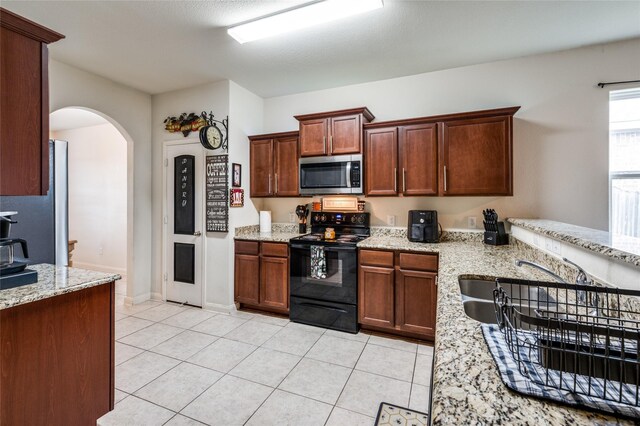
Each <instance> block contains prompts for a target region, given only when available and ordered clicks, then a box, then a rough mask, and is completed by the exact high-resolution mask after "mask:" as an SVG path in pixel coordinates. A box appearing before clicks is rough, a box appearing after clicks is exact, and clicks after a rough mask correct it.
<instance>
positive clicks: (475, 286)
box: [458, 279, 555, 304]
mask: <svg viewBox="0 0 640 426" xmlns="http://www.w3.org/2000/svg"><path fill="white" fill-rule="evenodd" d="M458 283H459V285H460V293H462V299H463V300H466V299H470V298H472V299H482V300H489V301H492V302H493V290H494V289H495V288H496V282H495V280H481V279H459V280H458ZM502 288H503V289H504V291H505V292H506V293H507V296H509V297H510V298H511V299H515V300H518V299H524V300H528V301H537V302H538V303H541V304H546V303H547V302H549V303H554V302H555V300H554V299H553V298H552V297H551V296H549V294H548V293H547V292H546V291H544V290H543V289H541V288H539V287H537V286H536V287H532V286H528V285H520V284H507V285H505V286H503V287H502Z"/></svg>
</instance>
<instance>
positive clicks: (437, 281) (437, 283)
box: [436, 275, 438, 287]
mask: <svg viewBox="0 0 640 426" xmlns="http://www.w3.org/2000/svg"><path fill="white" fill-rule="evenodd" d="M436 287H438V276H437V275H436Z"/></svg>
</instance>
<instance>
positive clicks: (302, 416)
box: [247, 390, 332, 426]
mask: <svg viewBox="0 0 640 426" xmlns="http://www.w3.org/2000/svg"><path fill="white" fill-rule="evenodd" d="M331 408H332V406H331V405H329V404H324V403H322V402H318V401H314V400H312V399H309V398H304V397H302V396H298V395H293V394H290V393H288V392H283V391H281V390H276V391H275V392H273V393H272V394H271V396H269V398H267V400H266V401H265V403H264V404H263V405H262V406H261V407H260V408H259V409H258V411H256V413H255V414H254V415H253V416H252V417H251V419H250V420H249V421H248V422H247V425H248V426H264V425H281V426H285V425H290V426H298V425H305V426H316V425H317V426H322V425H324V424H325V422H326V421H327V418H328V417H329V413H331Z"/></svg>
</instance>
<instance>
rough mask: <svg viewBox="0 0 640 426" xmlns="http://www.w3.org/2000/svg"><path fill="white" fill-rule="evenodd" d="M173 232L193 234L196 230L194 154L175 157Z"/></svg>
mask: <svg viewBox="0 0 640 426" xmlns="http://www.w3.org/2000/svg"><path fill="white" fill-rule="evenodd" d="M173 161H174V170H173V173H174V177H173V233H174V234H183V235H193V233H194V232H195V207H194V203H193V201H194V200H193V195H194V194H193V192H194V188H193V186H194V162H195V156H193V155H180V156H178V157H176V158H174V160H173Z"/></svg>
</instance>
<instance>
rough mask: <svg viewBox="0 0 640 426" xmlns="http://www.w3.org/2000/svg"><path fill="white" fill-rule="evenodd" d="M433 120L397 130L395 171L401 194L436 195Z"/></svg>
mask: <svg viewBox="0 0 640 426" xmlns="http://www.w3.org/2000/svg"><path fill="white" fill-rule="evenodd" d="M436 130H437V125H436V124H435V123H429V124H416V125H412V126H402V127H400V128H399V129H398V148H399V149H398V152H399V162H398V166H399V167H398V173H399V181H400V182H401V184H400V192H401V193H402V194H404V195H438V138H437V131H436Z"/></svg>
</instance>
